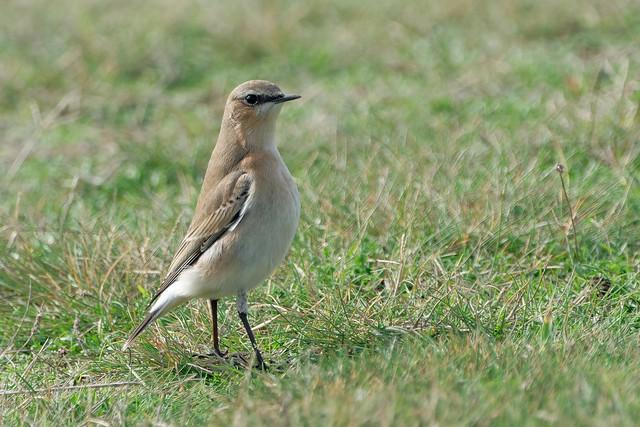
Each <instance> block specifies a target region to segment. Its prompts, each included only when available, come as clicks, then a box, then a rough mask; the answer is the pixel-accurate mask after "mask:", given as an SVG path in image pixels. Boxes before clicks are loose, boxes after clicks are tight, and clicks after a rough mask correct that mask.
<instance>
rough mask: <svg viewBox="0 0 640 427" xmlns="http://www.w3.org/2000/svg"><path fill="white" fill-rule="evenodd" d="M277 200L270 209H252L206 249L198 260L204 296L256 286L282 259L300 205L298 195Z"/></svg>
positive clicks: (221, 295) (291, 235) (295, 225)
mask: <svg viewBox="0 0 640 427" xmlns="http://www.w3.org/2000/svg"><path fill="white" fill-rule="evenodd" d="M277 199H278V198H276V200H272V201H271V202H272V203H273V206H271V208H270V209H265V208H264V206H263V207H262V208H261V209H255V210H249V211H248V212H247V214H246V215H245V217H244V218H243V219H242V221H241V222H240V223H239V224H238V226H237V227H236V228H235V229H234V230H232V231H229V232H228V233H227V234H226V235H224V236H223V237H222V238H221V239H220V240H219V241H218V242H216V243H215V244H214V245H213V246H212V247H211V248H210V249H209V250H208V251H207V252H205V254H204V255H203V257H202V258H201V260H200V261H199V262H198V267H199V269H200V270H201V272H202V279H203V285H204V286H202V294H201V295H200V296H201V297H206V298H210V299H218V298H221V297H224V296H229V295H234V294H236V293H237V292H238V291H239V290H249V289H252V288H255V287H256V286H258V285H259V284H260V283H261V282H262V281H263V280H265V279H266V278H267V277H268V276H269V275H270V274H271V273H272V272H273V270H274V269H275V268H276V267H277V266H278V265H279V264H280V263H281V262H282V260H283V259H284V257H285V255H286V254H287V252H288V250H289V247H290V246H291V242H292V240H293V237H294V235H295V232H296V228H297V226H298V221H299V215H300V208H299V204H298V200H297V194H294V195H293V197H292V198H290V199H287V198H285V199H284V200H282V199H280V200H277ZM283 202H284V203H283ZM258 212H259V213H258Z"/></svg>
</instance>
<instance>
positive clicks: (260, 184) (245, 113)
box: [123, 80, 300, 367]
mask: <svg viewBox="0 0 640 427" xmlns="http://www.w3.org/2000/svg"><path fill="white" fill-rule="evenodd" d="M298 98H300V96H298V95H285V94H284V93H282V91H281V90H280V88H278V86H276V85H275V84H273V83H271V82H267V81H264V80H251V81H248V82H245V83H243V84H241V85H240V86H238V87H237V88H235V89H234V90H233V92H231V95H229V98H228V99H227V104H226V106H225V109H224V116H223V118H222V126H221V127H220V134H219V136H218V141H217V143H216V145H215V147H214V149H213V153H212V154H211V159H210V160H209V165H208V167H207V172H206V174H205V177H204V182H203V184H202V189H201V190H200V196H199V198H198V203H197V205H196V210H195V213H194V216H193V220H192V221H191V225H190V226H189V229H188V230H187V234H186V236H185V237H184V239H183V240H182V243H181V244H180V246H179V247H178V250H177V251H176V254H175V256H174V258H173V261H172V262H171V265H170V266H169V273H168V274H167V276H166V277H165V279H164V281H163V283H162V285H161V286H160V289H158V291H157V292H156V293H155V295H154V296H153V298H152V299H151V302H150V304H149V308H148V314H147V316H146V317H145V318H144V320H143V321H142V323H140V325H139V326H138V327H137V328H135V329H134V330H133V332H132V333H131V336H130V337H129V339H127V341H126V342H125V343H124V346H123V350H125V349H126V348H127V347H129V345H130V344H131V343H132V342H133V340H135V339H136V337H137V336H138V335H140V333H141V332H142V331H144V330H145V328H146V327H147V326H149V324H151V322H153V321H154V320H156V319H157V318H159V317H160V316H162V315H164V314H166V313H168V312H169V311H170V310H172V309H174V308H175V307H177V306H179V305H181V304H184V303H185V302H187V301H189V300H191V299H193V298H206V299H208V300H209V302H210V305H211V320H212V322H213V348H214V351H215V353H216V354H218V355H220V356H224V354H223V352H222V351H221V350H220V344H219V341H218V322H217V308H218V300H219V299H220V298H222V297H224V296H228V295H233V294H236V295H237V308H238V314H239V316H240V320H241V321H242V324H243V325H244V328H245V329H246V331H247V335H249V339H250V340H251V346H252V347H253V350H254V351H255V353H256V358H257V362H258V366H260V367H264V366H265V364H264V360H263V358H262V355H261V354H260V350H259V349H258V346H257V345H256V340H255V338H254V336H253V332H252V331H251V326H250V325H249V321H248V320H247V313H248V311H249V309H248V305H247V292H248V291H249V290H250V289H253V288H254V287H256V286H257V285H259V284H260V283H261V282H262V281H263V280H265V279H266V278H267V277H268V276H269V275H270V274H271V272H272V271H273V270H274V269H275V268H276V266H277V265H278V264H280V262H282V260H283V259H284V256H285V255H286V253H287V251H288V250H289V247H290V246H291V242H292V240H293V236H294V235H295V232H296V228H297V226H298V220H299V219H300V197H299V195H298V190H297V188H296V185H295V183H294V182H293V178H292V177H291V174H290V173H289V170H288V169H287V167H286V165H285V164H284V161H283V160H282V157H280V153H279V152H278V149H277V146H276V139H275V130H276V119H277V117H278V113H279V112H280V108H281V106H282V103H283V102H287V101H291V100H294V99H298Z"/></svg>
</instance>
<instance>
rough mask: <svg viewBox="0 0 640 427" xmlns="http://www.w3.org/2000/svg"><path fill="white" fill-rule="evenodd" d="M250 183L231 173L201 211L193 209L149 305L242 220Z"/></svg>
mask: <svg viewBox="0 0 640 427" xmlns="http://www.w3.org/2000/svg"><path fill="white" fill-rule="evenodd" d="M252 182H253V180H252V179H251V177H249V175H247V174H246V173H244V172H234V173H231V174H229V175H227V176H226V177H225V178H223V179H222V180H221V181H220V183H219V184H218V186H217V187H216V189H215V190H214V191H213V192H212V193H211V196H210V197H208V196H206V197H207V199H205V200H204V201H203V204H202V207H201V209H196V215H195V216H194V218H193V222H192V223H191V225H190V226H189V230H188V231H187V235H186V236H185V237H184V239H182V243H180V246H179V247H178V250H177V251H176V254H175V256H174V257H173V261H171V265H170V266H169V273H168V274H167V276H166V277H165V279H164V280H163V282H162V285H161V286H160V288H159V289H158V291H157V292H156V293H155V295H154V296H153V298H151V302H150V303H149V306H151V305H152V304H153V303H154V301H155V300H156V299H157V298H158V297H159V296H160V294H162V292H164V291H165V290H166V289H167V288H168V287H169V286H170V285H171V284H172V283H173V282H175V280H176V279H177V278H178V276H179V275H180V273H182V271H184V270H185V269H186V268H187V267H189V266H191V265H193V264H195V263H196V261H198V258H200V256H201V255H202V254H203V253H205V252H206V251H207V249H209V248H210V247H211V245H213V244H214V243H215V242H216V241H217V240H218V239H220V237H222V235H224V234H225V233H226V232H227V231H228V230H229V229H232V228H233V227H235V226H236V225H237V224H238V223H239V222H240V221H241V220H242V217H243V216H244V214H245V212H246V209H247V199H248V198H249V193H250V190H251V184H252ZM198 208H200V206H198Z"/></svg>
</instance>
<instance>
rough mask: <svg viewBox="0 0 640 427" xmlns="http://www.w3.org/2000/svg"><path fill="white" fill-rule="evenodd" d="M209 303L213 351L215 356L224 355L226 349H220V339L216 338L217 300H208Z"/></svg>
mask: <svg viewBox="0 0 640 427" xmlns="http://www.w3.org/2000/svg"><path fill="white" fill-rule="evenodd" d="M209 304H210V305H211V323H212V324H213V353H214V354H215V355H216V356H220V357H225V356H226V355H227V352H226V351H224V352H223V351H222V350H220V341H219V340H218V300H217V299H212V300H209Z"/></svg>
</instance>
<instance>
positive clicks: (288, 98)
mask: <svg viewBox="0 0 640 427" xmlns="http://www.w3.org/2000/svg"><path fill="white" fill-rule="evenodd" d="M298 98H302V97H301V96H300V95H285V96H283V97H282V98H277V99H274V100H273V103H274V104H280V103H281V102H287V101H293V100H294V99H298Z"/></svg>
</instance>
